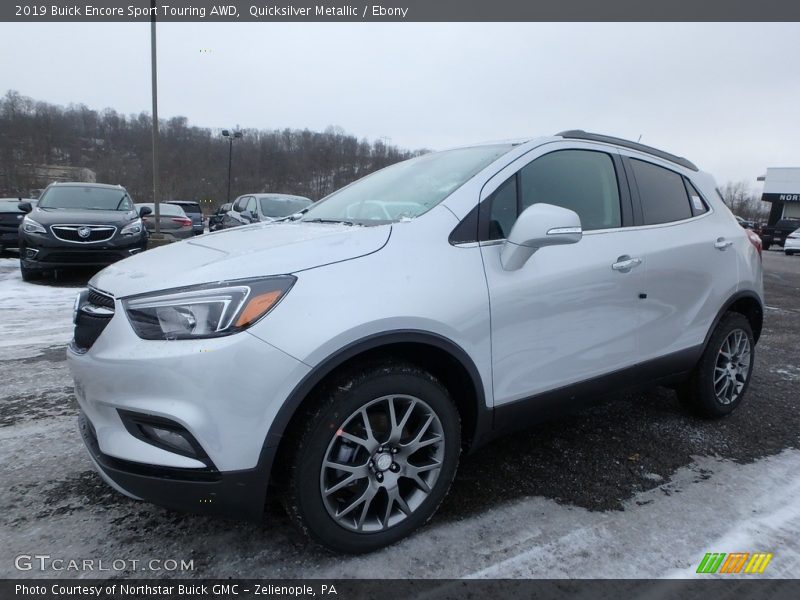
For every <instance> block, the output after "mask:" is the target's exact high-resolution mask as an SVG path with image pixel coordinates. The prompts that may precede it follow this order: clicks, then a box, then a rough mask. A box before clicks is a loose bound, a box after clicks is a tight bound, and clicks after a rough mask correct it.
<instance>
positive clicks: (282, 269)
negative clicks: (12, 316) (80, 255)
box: [89, 223, 392, 298]
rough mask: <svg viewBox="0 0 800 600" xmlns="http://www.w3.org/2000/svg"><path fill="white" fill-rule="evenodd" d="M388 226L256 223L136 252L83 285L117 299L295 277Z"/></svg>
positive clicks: (350, 253) (377, 245) (347, 255)
mask: <svg viewBox="0 0 800 600" xmlns="http://www.w3.org/2000/svg"><path fill="white" fill-rule="evenodd" d="M391 230H392V228H391V225H380V226H375V227H358V226H348V225H339V224H322V223H257V224H254V225H247V226H244V227H236V228H234V229H226V230H223V231H219V232H215V233H208V234H205V235H203V236H200V237H197V238H194V239H191V240H186V241H184V242H176V243H174V244H169V245H167V246H162V247H160V248H155V249H153V250H148V251H147V252H143V253H141V254H137V255H135V256H132V257H130V258H126V259H125V260H123V261H120V262H118V263H114V264H113V265H111V266H109V267H106V268H105V269H103V270H102V271H100V272H99V273H98V274H97V275H95V276H94V277H93V278H92V280H91V281H90V282H89V283H90V285H92V286H93V287H96V288H98V289H101V290H104V291H106V292H109V293H111V294H114V295H115V296H116V297H117V298H122V297H125V296H130V295H133V294H141V293H144V292H151V291H158V290H164V289H169V288H176V287H183V286H188V285H198V284H203V283H209V282H214V281H222V280H233V279H244V278H247V277H258V276H267V275H281V274H285V273H295V272H297V271H303V270H306V269H312V268H314V267H320V266H322V265H327V264H331V263H335V262H342V261H345V260H351V259H354V258H358V257H359V256H365V255H367V254H371V253H373V252H376V251H378V250H380V249H381V248H382V247H383V246H384V245H385V244H386V242H387V241H388V240H389V235H390V233H391Z"/></svg>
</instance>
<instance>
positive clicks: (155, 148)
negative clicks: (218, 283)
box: [150, 0, 161, 238]
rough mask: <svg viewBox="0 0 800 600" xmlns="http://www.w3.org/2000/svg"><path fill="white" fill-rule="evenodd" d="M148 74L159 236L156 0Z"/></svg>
mask: <svg viewBox="0 0 800 600" xmlns="http://www.w3.org/2000/svg"><path fill="white" fill-rule="evenodd" d="M150 8H151V9H152V11H151V16H150V75H151V78H152V92H153V208H154V209H155V210H154V211H153V216H154V218H155V221H156V237H157V238H160V237H161V219H160V217H161V211H160V210H159V206H158V200H159V198H158V66H157V64H156V0H150Z"/></svg>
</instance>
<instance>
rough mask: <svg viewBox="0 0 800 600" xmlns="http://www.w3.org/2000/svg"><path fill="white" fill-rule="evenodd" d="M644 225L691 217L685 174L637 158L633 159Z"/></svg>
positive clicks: (632, 163) (632, 166)
mask: <svg viewBox="0 0 800 600" xmlns="http://www.w3.org/2000/svg"><path fill="white" fill-rule="evenodd" d="M630 164H631V168H632V169H633V176H634V179H635V180H636V187H637V188H638V189H639V198H640V201H641V203H642V213H643V217H644V224H645V225H657V224H659V223H672V222H673V221H682V220H683V219H689V218H690V217H692V207H691V205H690V203H689V195H688V193H687V191H686V186H685V184H684V180H683V176H681V175H679V174H678V173H675V172H674V171H670V170H669V169H665V168H663V167H659V166H658V165H654V164H652V163H649V162H645V161H643V160H637V159H635V158H632V159H630Z"/></svg>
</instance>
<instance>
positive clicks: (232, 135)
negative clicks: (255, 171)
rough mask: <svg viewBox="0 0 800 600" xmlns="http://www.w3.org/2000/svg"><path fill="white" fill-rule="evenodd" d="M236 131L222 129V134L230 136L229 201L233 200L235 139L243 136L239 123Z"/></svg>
mask: <svg viewBox="0 0 800 600" xmlns="http://www.w3.org/2000/svg"><path fill="white" fill-rule="evenodd" d="M236 127H237V129H236V131H228V130H227V129H223V130H222V136H223V137H226V138H228V200H227V201H228V202H229V203H230V201H231V167H232V166H233V140H238V139H239V138H241V137H242V132H241V131H239V130H238V127H239V126H238V125H237V126H236Z"/></svg>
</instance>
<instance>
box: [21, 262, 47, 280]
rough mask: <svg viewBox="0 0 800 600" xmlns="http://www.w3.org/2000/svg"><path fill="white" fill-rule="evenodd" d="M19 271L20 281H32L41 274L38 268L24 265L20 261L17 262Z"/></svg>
mask: <svg viewBox="0 0 800 600" xmlns="http://www.w3.org/2000/svg"><path fill="white" fill-rule="evenodd" d="M19 272H20V275H22V281H34V280H36V279H39V278H40V277H41V276H42V272H41V271H40V270H39V269H31V268H29V267H26V266H25V265H24V264H23V263H22V262H20V263H19Z"/></svg>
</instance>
